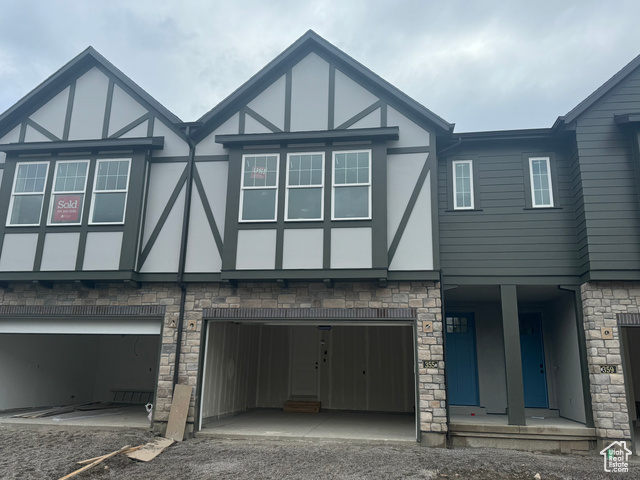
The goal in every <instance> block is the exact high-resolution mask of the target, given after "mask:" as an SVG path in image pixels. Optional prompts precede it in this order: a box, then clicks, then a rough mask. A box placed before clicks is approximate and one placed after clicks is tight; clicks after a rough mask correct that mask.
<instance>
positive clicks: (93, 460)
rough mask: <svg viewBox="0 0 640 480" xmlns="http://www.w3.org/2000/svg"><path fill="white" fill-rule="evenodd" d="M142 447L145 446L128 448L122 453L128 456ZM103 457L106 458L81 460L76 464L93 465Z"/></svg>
mask: <svg viewBox="0 0 640 480" xmlns="http://www.w3.org/2000/svg"><path fill="white" fill-rule="evenodd" d="M142 447H144V445H138V446H137V447H131V448H127V449H126V450H123V451H121V452H120V453H124V454H127V453H130V452H135V451H136V450H140V449H141V448H142ZM103 457H106V455H100V456H99V457H93V458H88V459H86V460H80V461H79V462H76V463H77V464H78V465H86V464H87V463H93V462H95V461H96V460H100V459H101V458H103Z"/></svg>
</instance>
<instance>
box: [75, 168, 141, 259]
mask: <svg viewBox="0 0 640 480" xmlns="http://www.w3.org/2000/svg"><path fill="white" fill-rule="evenodd" d="M97 163H98V162H97V161H95V160H94V159H92V161H90V162H89V170H88V172H87V175H88V176H87V192H86V193H85V195H86V197H85V198H89V199H93V181H91V180H93V179H94V178H95V174H96V164H97ZM129 185H131V182H129ZM90 210H91V208H85V207H83V209H82V225H89V212H90ZM110 231H112V230H110ZM87 233H88V230H87V229H86V228H83V229H81V230H80V238H79V239H78V255H77V256H76V270H78V271H80V270H82V267H83V265H84V253H85V251H86V248H87Z"/></svg>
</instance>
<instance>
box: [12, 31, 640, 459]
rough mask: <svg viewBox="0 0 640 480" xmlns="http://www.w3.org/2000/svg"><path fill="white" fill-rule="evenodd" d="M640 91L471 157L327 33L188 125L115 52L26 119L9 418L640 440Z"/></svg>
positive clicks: (31, 108) (33, 98)
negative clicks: (291, 405)
mask: <svg viewBox="0 0 640 480" xmlns="http://www.w3.org/2000/svg"><path fill="white" fill-rule="evenodd" d="M639 67H640V60H639V59H636V60H634V61H633V62H631V63H630V64H629V65H628V66H627V67H625V69H623V70H622V71H621V72H619V73H618V74H616V76H614V77H613V78H612V79H611V80H610V81H609V82H607V83H606V84H605V85H603V86H602V87H601V88H600V89H599V90H598V91H596V92H595V93H594V94H593V95H592V96H590V97H589V98H588V99H586V100H585V101H584V102H582V103H581V104H580V105H578V106H577V107H576V108H575V109H574V110H572V111H571V112H570V113H569V114H567V115H566V116H564V117H560V118H559V119H558V121H557V122H556V124H555V125H554V126H553V127H551V128H548V129H536V130H519V131H515V130H514V131H502V132H475V133H463V134H457V133H455V132H454V125H453V124H450V123H448V122H446V121H445V120H443V119H442V118H440V117H439V116H438V115H436V114H434V113H433V112H431V111H430V110H428V109H427V108H425V107H423V106H422V105H420V104H418V103H417V102H415V101H414V100H412V99H411V98H409V97H408V96H407V95H405V94H404V93H402V92H401V91H399V90H398V89H396V88H395V87H393V86H392V85H391V84H389V83H388V82H386V81H385V80H383V79H382V78H380V77H379V76H377V75H376V74H374V73H373V72H371V71H370V70H368V69H367V68H366V67H364V66H363V65H361V64H359V63H358V62H357V61H355V60H354V59H352V58H351V57H349V56H348V55H346V54H345V53H344V52H342V51H340V50H339V49H337V48H336V47H334V46H333V45H331V44H330V43H329V42H327V41H326V40H324V39H322V38H321V37H319V36H318V35H317V34H315V33H314V32H312V31H310V32H307V33H306V34H305V35H303V36H302V37H301V38H300V39H298V40H297V41H296V42H295V43H294V44H293V45H291V46H290V47H289V48H288V49H286V50H285V51H284V52H283V53H282V54H280V55H279V56H278V57H276V58H275V59H274V60H273V61H272V62H270V63H269V64H268V65H267V66H265V67H264V68H263V69H262V70H261V71H260V72H258V73H257V74H256V75H254V76H253V77H252V78H251V79H250V80H249V81H247V82H246V83H245V84H243V85H242V86H241V87H239V88H238V90H236V91H235V92H234V93H233V94H232V95H230V96H229V97H228V98H226V99H225V100H224V101H222V102H221V103H220V104H219V105H218V106H216V107H215V108H214V109H213V110H211V111H210V112H208V113H207V114H206V115H204V116H203V117H202V118H201V119H199V120H198V121H196V122H187V123H185V122H182V121H181V120H180V119H179V118H177V117H176V116H175V115H173V114H172V113H171V112H169V111H168V110H167V109H166V108H164V107H163V106H162V105H160V104H159V103H158V102H157V101H155V100H154V99H153V98H151V97H150V96H149V95H148V94H147V93H146V92H144V91H143V90H142V89H141V88H140V87H139V86H137V85H136V84H135V83H133V82H132V81H131V80H130V79H129V78H127V77H126V76H125V75H124V74H123V73H122V72H120V71H119V70H118V69H117V68H116V67H115V66H113V65H112V64H110V63H109V62H108V61H107V60H106V59H105V58H104V57H102V56H101V55H100V54H99V53H98V52H96V51H95V50H94V49H92V48H88V49H87V50H85V51H84V52H82V53H81V54H80V55H79V56H78V57H76V58H74V59H73V60H71V61H70V62H69V63H68V64H67V65H65V66H64V67H63V68H62V69H61V70H59V71H58V72H56V73H55V74H54V75H52V76H51V77H50V78H49V79H47V80H46V81H45V82H44V83H43V84H41V85H40V86H39V87H37V88H36V89H35V90H33V91H32V92H31V93H29V94H28V95H27V96H26V97H24V98H23V99H22V100H20V101H19V102H18V103H17V104H16V105H14V106H13V107H11V108H10V109H9V110H7V111H6V112H5V113H4V114H2V116H0V151H2V152H3V153H2V154H0V155H2V156H3V158H2V160H3V163H2V169H1V170H0V173H1V174H2V181H1V184H0V204H1V205H3V206H4V207H3V208H2V209H1V210H0V217H1V218H0V282H1V287H2V288H0V356H1V358H2V360H3V361H2V362H0V363H1V364H2V367H1V368H0V379H2V380H3V384H11V385H14V386H15V388H12V389H10V390H7V391H4V390H3V392H2V393H0V409H2V410H7V409H12V408H18V407H25V406H34V407H35V406H40V405H50V404H67V403H73V402H78V403H82V402H88V401H95V400H109V398H108V397H109V396H110V395H112V393H113V392H114V391H121V390H127V391H136V392H147V393H149V394H150V395H151V396H152V397H153V398H154V413H153V425H154V429H156V430H157V431H162V430H163V428H164V427H165V425H166V422H167V419H168V415H169V410H170V405H171V398H172V391H173V386H174V385H175V384H177V383H183V384H189V385H192V386H193V387H194V392H193V395H192V399H191V404H190V411H189V417H188V429H189V431H190V432H197V431H198V430H200V429H202V428H203V427H206V425H207V422H209V421H212V420H215V419H218V418H221V417H224V416H227V415H234V414H239V413H241V412H245V411H247V410H251V409H256V408H282V405H283V403H284V402H285V401H287V400H288V399H291V398H308V399H314V400H317V401H319V402H321V404H322V408H324V409H331V410H344V411H371V412H394V413H399V414H400V413H404V414H408V415H414V417H415V425H416V440H418V441H420V442H421V443H422V444H424V445H429V446H445V445H463V444H466V445H473V444H481V440H482V441H485V442H486V441H488V439H493V440H491V441H492V442H494V444H496V442H497V445H498V446H500V445H502V444H504V445H514V444H517V443H518V442H523V444H524V442H529V441H531V442H535V441H538V443H539V444H540V445H542V446H543V447H542V448H546V449H554V448H556V449H559V450H561V451H575V450H589V449H591V450H594V449H595V444H596V443H605V444H606V443H609V442H610V441H612V440H628V441H631V440H632V439H633V422H634V420H635V419H636V417H635V415H636V414H635V393H634V391H638V392H639V394H640V385H638V380H637V378H636V377H637V376H638V375H640V359H639V358H637V357H636V356H634V349H633V345H640V338H638V335H637V333H636V332H637V331H640V329H634V328H633V326H640V316H639V314H640V312H639V311H638V297H640V245H639V243H638V238H639V235H640V222H639V220H640V212H639V211H638V210H639V209H638V207H639V206H640V205H639V197H638V185H639V183H638V172H637V166H638V160H639V159H638V151H639V144H638V142H639V138H640V130H638V124H637V121H638V120H639V119H640V117H639V116H638V115H640V113H639V112H640V69H639ZM634 382H635V383H636V389H635V390H634V388H633V386H634ZM540 412H544V415H546V416H551V417H553V416H557V417H558V418H562V419H566V420H567V421H570V422H573V423H574V424H575V425H576V426H578V427H583V428H582V429H580V428H579V429H578V430H577V431H576V432H577V433H576V434H575V435H569V434H566V435H565V436H564V437H562V438H560V437H558V436H557V435H556V436H548V437H545V436H544V435H545V433H544V432H541V431H539V430H536V427H535V422H533V423H532V420H531V418H532V416H534V417H535V416H539V415H540ZM466 415H473V416H474V417H475V416H477V417H480V416H485V415H486V416H489V415H494V416H503V417H504V418H505V429H503V430H504V432H503V433H504V435H502V436H500V435H498V434H497V433H496V432H495V431H482V432H480V431H479V430H478V428H477V426H474V425H470V424H468V422H466V421H465V416H466ZM461 418H462V420H461ZM467 420H468V418H467ZM505 432H506V433H505ZM479 438H480V439H481V440H478V439H479ZM496 438H498V440H496ZM474 442H475V443H474ZM478 442H480V443H478ZM500 442H503V443H500ZM545 442H546V443H545ZM550 445H551V446H550Z"/></svg>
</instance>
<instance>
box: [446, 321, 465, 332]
mask: <svg viewBox="0 0 640 480" xmlns="http://www.w3.org/2000/svg"><path fill="white" fill-rule="evenodd" d="M447 333H467V318H466V317H447Z"/></svg>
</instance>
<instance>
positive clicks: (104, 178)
mask: <svg viewBox="0 0 640 480" xmlns="http://www.w3.org/2000/svg"><path fill="white" fill-rule="evenodd" d="M130 167H131V159H119V158H118V159H105V160H98V161H97V164H96V175H95V179H94V184H93V199H92V201H91V212H90V215H89V223H90V224H117V223H124V213H125V206H126V205H127V192H128V190H129V170H130Z"/></svg>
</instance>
